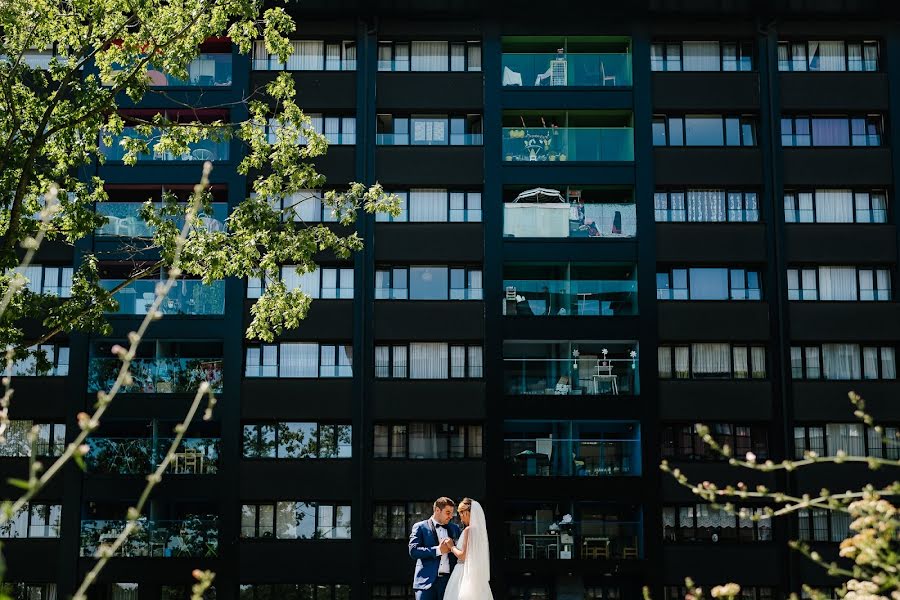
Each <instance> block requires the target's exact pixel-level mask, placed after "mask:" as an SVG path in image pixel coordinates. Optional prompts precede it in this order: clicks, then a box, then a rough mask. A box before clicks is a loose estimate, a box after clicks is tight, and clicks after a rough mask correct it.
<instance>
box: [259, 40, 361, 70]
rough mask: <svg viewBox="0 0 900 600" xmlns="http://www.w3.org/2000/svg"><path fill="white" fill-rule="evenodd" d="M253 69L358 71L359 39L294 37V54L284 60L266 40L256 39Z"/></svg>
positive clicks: (292, 49)
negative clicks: (284, 61) (336, 39)
mask: <svg viewBox="0 0 900 600" xmlns="http://www.w3.org/2000/svg"><path fill="white" fill-rule="evenodd" d="M253 70H254V71H355V70H356V42H355V41H350V40H343V41H323V40H294V41H292V42H291V54H290V56H288V59H287V62H286V63H283V62H281V61H280V60H279V58H278V56H277V55H275V54H269V52H268V51H267V50H266V43H265V42H264V41H263V40H257V41H256V42H254V44H253Z"/></svg>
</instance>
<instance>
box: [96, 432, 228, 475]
mask: <svg viewBox="0 0 900 600" xmlns="http://www.w3.org/2000/svg"><path fill="white" fill-rule="evenodd" d="M87 443H88V446H90V448H91V451H90V452H88V454H87V456H86V462H87V466H88V470H89V472H91V473H96V474H102V475H146V474H148V473H150V472H151V471H152V470H154V469H156V467H157V466H158V465H159V463H160V462H161V461H162V459H163V457H164V456H165V453H166V452H167V451H168V449H169V446H170V445H171V443H172V439H170V438H157V439H156V440H154V439H152V438H100V437H98V438H88V442H87ZM218 467H219V440H218V439H216V438H182V440H181V444H180V445H179V447H178V450H177V451H176V452H175V455H174V457H173V459H172V461H171V462H170V463H169V467H168V468H167V469H166V472H167V473H169V474H173V475H212V474H214V473H216V472H217V471H218Z"/></svg>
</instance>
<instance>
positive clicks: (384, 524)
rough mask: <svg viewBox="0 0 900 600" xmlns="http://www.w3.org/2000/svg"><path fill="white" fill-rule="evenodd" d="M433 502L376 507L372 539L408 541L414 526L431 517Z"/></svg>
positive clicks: (399, 503) (388, 504)
mask: <svg viewBox="0 0 900 600" xmlns="http://www.w3.org/2000/svg"><path fill="white" fill-rule="evenodd" d="M432 506H433V505H432V502H430V501H424V502H393V503H379V504H376V505H375V508H374V515H373V517H374V518H373V519H372V537H374V538H375V539H379V540H406V539H408V538H409V532H410V531H411V530H412V526H413V525H414V524H415V523H417V522H419V521H423V520H425V519H428V518H429V517H431V514H432Z"/></svg>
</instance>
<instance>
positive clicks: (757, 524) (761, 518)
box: [663, 504, 772, 543]
mask: <svg viewBox="0 0 900 600" xmlns="http://www.w3.org/2000/svg"><path fill="white" fill-rule="evenodd" d="M735 512H736V513H737V514H733V513H731V512H728V511H726V510H725V509H724V508H714V507H713V506H712V505H711V504H692V505H688V506H664V507H663V539H664V540H665V541H667V542H707V543H709V542H711V543H715V542H771V541H772V520H771V518H769V517H767V516H766V515H765V512H764V511H763V509H762V508H752V507H742V508H737V509H735Z"/></svg>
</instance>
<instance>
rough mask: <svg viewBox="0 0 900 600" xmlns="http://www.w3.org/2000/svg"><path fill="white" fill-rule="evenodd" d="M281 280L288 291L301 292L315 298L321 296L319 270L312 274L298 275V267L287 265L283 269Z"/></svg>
mask: <svg viewBox="0 0 900 600" xmlns="http://www.w3.org/2000/svg"><path fill="white" fill-rule="evenodd" d="M281 280H282V281H283V282H284V286H285V287H286V288H287V290H288V291H292V290H301V291H303V292H305V293H307V294H309V295H310V296H311V297H313V298H318V297H319V296H320V295H321V294H320V291H319V269H318V268H316V269H315V270H313V271H312V272H310V273H298V272H297V267H295V266H293V265H285V266H283V267H281Z"/></svg>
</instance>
